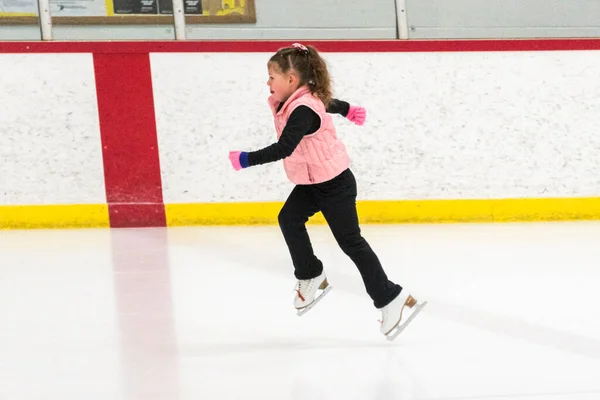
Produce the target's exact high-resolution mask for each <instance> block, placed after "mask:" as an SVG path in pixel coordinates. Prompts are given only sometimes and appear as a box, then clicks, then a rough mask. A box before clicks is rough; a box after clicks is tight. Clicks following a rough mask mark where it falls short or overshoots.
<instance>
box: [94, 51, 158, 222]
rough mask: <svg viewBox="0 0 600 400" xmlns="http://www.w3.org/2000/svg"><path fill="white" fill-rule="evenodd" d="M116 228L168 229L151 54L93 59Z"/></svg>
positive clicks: (109, 198)
mask: <svg viewBox="0 0 600 400" xmlns="http://www.w3.org/2000/svg"><path fill="white" fill-rule="evenodd" d="M94 70H95V75H96V92H97V98H98V113H99V117H100V135H101V139H102V157H103V162H104V179H105V186H106V199H107V202H108V209H109V216H110V225H111V227H113V228H129V227H149V226H166V218H165V207H164V204H163V197H162V184H161V176H160V162H159V155H158V139H157V135H156V121H155V113H154V98H153V93H152V76H151V73H150V57H149V55H148V54H94Z"/></svg>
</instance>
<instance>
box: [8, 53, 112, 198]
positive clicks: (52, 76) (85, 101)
mask: <svg viewBox="0 0 600 400" xmlns="http://www.w3.org/2000/svg"><path fill="white" fill-rule="evenodd" d="M0 104H2V107H0V121H1V123H0V157H1V160H2V161H1V162H0V205H19V204H72V203H78V204H99V203H105V202H106V195H105V190H104V172H103V165H102V148H101V140H100V127H99V122H98V105H97V101H96V87H95V83H94V67H93V61H92V55H91V54H0Z"/></svg>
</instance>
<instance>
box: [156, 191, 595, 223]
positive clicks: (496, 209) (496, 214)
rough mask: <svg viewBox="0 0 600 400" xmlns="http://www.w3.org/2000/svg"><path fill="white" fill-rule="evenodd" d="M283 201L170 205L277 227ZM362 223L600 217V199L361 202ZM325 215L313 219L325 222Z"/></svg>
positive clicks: (175, 212)
mask: <svg viewBox="0 0 600 400" xmlns="http://www.w3.org/2000/svg"><path fill="white" fill-rule="evenodd" d="M282 205H283V203H281V202H266V203H258V202H257V203H203V204H202V203H201V204H166V205H165V211H166V216H167V226H186V225H273V224H276V223H277V214H278V213H279V210H280V209H281V207H282ZM357 208H358V213H359V218H360V221H361V223H364V224H392V223H394V224H397V223H449V222H510V221H513V222H514V221H523V222H526V221H564V220H595V219H600V198H595V197H594V198H543V199H484V200H479V199H474V200H399V201H394V200H390V201H387V200H375V201H359V202H357ZM324 222H325V220H324V218H323V216H322V215H321V214H320V213H319V214H317V215H315V216H314V217H313V218H311V219H310V220H309V223H312V224H323V223H324Z"/></svg>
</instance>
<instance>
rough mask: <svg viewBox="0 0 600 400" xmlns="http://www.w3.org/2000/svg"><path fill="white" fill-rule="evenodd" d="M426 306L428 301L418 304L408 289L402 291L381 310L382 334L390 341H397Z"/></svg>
mask: <svg viewBox="0 0 600 400" xmlns="http://www.w3.org/2000/svg"><path fill="white" fill-rule="evenodd" d="M426 305H427V302H426V301H425V302H422V303H418V302H417V300H416V299H415V298H414V297H412V296H411V295H410V293H409V292H408V291H407V290H406V289H402V291H401V292H400V294H399V295H398V296H397V297H396V298H395V299H394V300H392V302H391V303H390V304H388V305H387V306H385V307H383V308H381V316H382V321H381V333H383V334H384V335H385V336H386V337H387V339H388V340H394V339H396V337H397V336H398V335H399V334H400V333H401V332H402V331H403V330H404V329H405V328H406V327H407V326H408V324H410V323H411V321H412V320H413V319H414V318H415V317H416V316H417V314H419V312H421V310H422V309H423V307H425V306H426Z"/></svg>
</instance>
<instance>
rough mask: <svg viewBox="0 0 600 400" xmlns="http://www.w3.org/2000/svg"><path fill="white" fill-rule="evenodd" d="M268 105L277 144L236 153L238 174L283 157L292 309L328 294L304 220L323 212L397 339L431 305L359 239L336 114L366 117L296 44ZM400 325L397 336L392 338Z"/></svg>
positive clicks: (278, 62)
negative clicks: (395, 278)
mask: <svg viewBox="0 0 600 400" xmlns="http://www.w3.org/2000/svg"><path fill="white" fill-rule="evenodd" d="M267 67H268V73H269V80H268V82H267V85H268V86H269V88H270V90H271V96H270V97H269V99H268V103H269V106H270V107H271V110H272V112H273V116H274V119H275V128H276V131H277V139H278V141H277V142H276V143H274V144H272V145H270V146H268V147H265V148H263V149H262V150H258V151H253V152H242V151H231V152H229V159H230V161H231V164H232V165H233V167H234V169H235V170H238V171H239V170H240V169H242V168H247V167H250V166H255V165H260V164H265V163H269V162H274V161H278V160H282V159H283V166H284V168H285V172H286V175H287V177H288V178H289V179H290V181H292V182H293V183H294V184H296V186H295V187H294V189H293V190H292V192H291V194H290V195H289V197H288V199H287V200H286V202H285V204H284V206H283V208H282V209H281V211H280V213H279V217H278V220H279V226H280V228H281V231H282V233H283V236H284V238H285V241H286V243H287V246H288V249H289V252H290V255H291V258H292V262H293V265H294V275H295V277H296V279H298V282H297V286H296V295H295V298H294V306H295V308H296V309H297V310H307V309H308V307H312V305H313V304H315V303H316V301H318V300H319V299H320V297H322V296H323V295H324V294H325V293H322V294H321V296H319V297H318V298H316V299H315V296H316V294H317V291H318V290H328V289H329V288H328V286H329V284H328V282H327V278H326V275H325V272H324V271H323V264H322V262H321V261H320V260H319V259H318V258H317V257H316V256H315V254H314V252H313V249H312V246H311V242H310V239H309V236H308V233H307V230H306V225H305V224H306V222H307V221H308V219H309V218H310V217H311V216H312V215H314V214H315V213H316V212H318V211H321V212H322V214H323V216H324V217H325V219H326V221H327V224H328V225H329V227H330V229H331V231H332V233H333V235H334V237H335V239H336V241H337V243H338V244H339V246H340V247H341V249H342V250H343V251H344V253H345V254H346V255H348V256H349V257H350V259H351V260H352V261H353V262H354V264H355V265H356V267H357V268H358V270H359V272H360V275H361V277H362V280H363V282H364V285H365V288H366V291H367V293H368V294H369V296H370V297H371V299H372V300H373V303H374V306H375V307H376V308H377V309H380V310H381V312H382V321H381V333H383V334H384V335H386V336H388V335H389V336H388V338H390V339H393V338H395V336H397V335H398V333H400V330H401V329H403V328H404V327H405V326H406V325H407V324H408V322H410V320H412V318H414V316H416V314H417V313H418V312H419V311H420V309H421V308H422V307H423V306H424V305H425V303H423V304H417V301H416V300H415V299H414V298H413V297H412V296H411V295H410V294H409V293H408V292H407V291H406V289H402V287H400V286H399V285H398V284H396V283H394V282H392V281H391V280H389V279H388V277H387V276H386V273H385V272H384V270H383V267H382V266H381V263H380V262H379V259H378V258H377V256H376V255H375V253H374V252H373V250H372V249H371V247H370V246H369V244H368V243H367V241H366V240H365V239H364V238H363V237H362V236H361V231H360V227H359V224H358V215H357V211H356V195H357V190H356V180H355V178H354V175H353V174H352V172H351V171H350V169H349V165H350V160H349V157H348V153H347V152H346V148H345V146H344V144H343V143H342V142H341V141H340V140H339V139H338V137H337V134H336V130H335V127H334V125H333V121H332V118H331V116H330V115H329V114H328V113H335V114H341V115H343V116H344V117H346V118H347V119H348V120H350V121H352V122H354V123H355V124H358V125H362V124H363V122H364V120H365V116H366V111H365V109H364V108H362V107H357V106H351V105H349V104H348V103H347V102H345V101H341V100H337V99H333V98H332V93H331V82H330V78H329V73H328V71H327V66H326V64H325V61H324V60H323V59H322V58H321V56H320V55H319V53H318V52H317V50H316V49H315V48H314V47H312V46H304V45H301V44H298V43H295V44H293V45H292V46H291V47H286V48H283V49H280V50H279V51H277V53H275V54H274V55H273V56H272V57H271V59H270V60H269V62H268V64H267ZM396 327H399V329H398V330H397V332H396V333H395V334H394V335H390V334H391V332H392V331H393V330H394V329H395V328H396Z"/></svg>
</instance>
